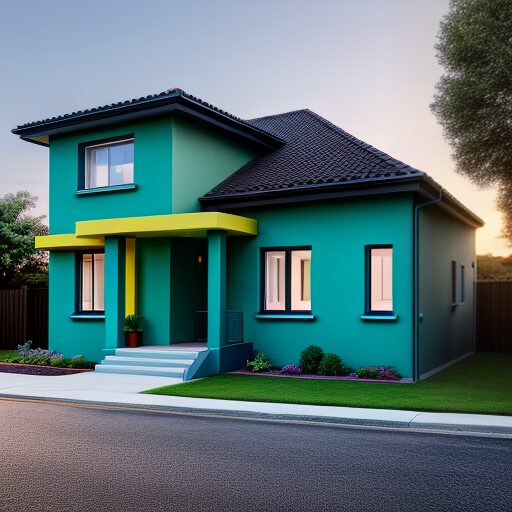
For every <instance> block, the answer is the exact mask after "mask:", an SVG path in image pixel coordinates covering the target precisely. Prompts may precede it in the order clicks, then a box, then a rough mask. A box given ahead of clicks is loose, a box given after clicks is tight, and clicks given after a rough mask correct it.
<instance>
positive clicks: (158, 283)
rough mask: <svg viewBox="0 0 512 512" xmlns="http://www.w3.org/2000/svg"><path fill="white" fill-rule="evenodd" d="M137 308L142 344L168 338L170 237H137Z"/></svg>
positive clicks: (168, 339)
mask: <svg viewBox="0 0 512 512" xmlns="http://www.w3.org/2000/svg"><path fill="white" fill-rule="evenodd" d="M136 254H137V269H138V272H137V277H136V279H137V304H138V309H137V312H138V313H139V314H140V315H142V316H143V317H144V340H143V344H144V345H169V344H170V342H171V338H170V336H171V320H170V311H171V241H170V239H169V238H139V239H138V240H137V253H136Z"/></svg>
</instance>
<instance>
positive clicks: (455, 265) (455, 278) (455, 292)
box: [452, 260, 457, 304]
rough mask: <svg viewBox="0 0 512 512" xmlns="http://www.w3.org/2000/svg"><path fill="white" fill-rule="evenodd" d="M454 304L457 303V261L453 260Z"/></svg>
mask: <svg viewBox="0 0 512 512" xmlns="http://www.w3.org/2000/svg"><path fill="white" fill-rule="evenodd" d="M452 304H457V262H456V261H454V260H452Z"/></svg>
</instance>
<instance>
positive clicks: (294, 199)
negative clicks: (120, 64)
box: [13, 89, 483, 379]
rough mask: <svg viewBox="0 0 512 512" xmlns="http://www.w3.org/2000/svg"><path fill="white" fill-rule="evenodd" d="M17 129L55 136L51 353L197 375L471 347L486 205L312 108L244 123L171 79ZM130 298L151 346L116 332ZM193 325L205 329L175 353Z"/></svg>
mask: <svg viewBox="0 0 512 512" xmlns="http://www.w3.org/2000/svg"><path fill="white" fill-rule="evenodd" d="M13 133H15V134H17V135H19V136H20V137H21V138H22V139H24V140H27V141H29V142H33V143H35V144H41V145H44V146H47V147H49V153H50V215H49V219H50V233H51V234H50V235H48V236H44V237H38V238H37V240H36V245H37V247H38V248H40V249H45V250H49V251H50V327H49V339H50V348H51V349H53V350H58V351H60V352H63V353H64V354H65V355H68V356H71V355H75V354H83V355H84V356H85V357H87V358H88V359H92V360H96V361H100V360H103V365H101V366H100V370H103V371H119V372H137V371H138V370H140V373H144V372H146V373H151V371H152V370H151V365H152V364H155V365H156V366H157V367H158V366H159V365H160V366H161V367H164V366H165V361H163V362H162V361H161V360H160V359H165V357H167V358H168V359H169V360H172V366H173V368H174V369H176V368H175V367H179V368H181V369H180V370H179V371H178V370H177V371H178V373H179V374H180V375H183V376H184V378H192V377H197V376H201V375H207V374H214V373H219V372H223V371H227V370H232V369H235V368H238V367H240V366H242V365H243V364H244V362H245V360H246V358H247V357H249V356H250V354H252V351H253V349H256V350H258V351H261V352H263V353H264V354H265V355H267V356H268V357H269V358H270V359H271V361H272V362H273V363H274V364H275V365H284V364H288V363H296V362H298V359H299V354H300V352H301V351H302V350H303V349H304V348H305V347H307V346H308V345H311V344H316V345H320V346H322V347H323V349H324V350H325V351H327V352H334V353H336V354H338V355H339V356H341V357H342V359H343V361H344V362H345V363H346V364H348V365H350V366H352V367H357V366H361V365H370V364H371V365H393V366H395V367H396V368H397V369H398V371H399V372H400V373H401V374H402V375H403V376H405V377H409V378H413V379H419V378H422V377H426V376H428V375H431V374H432V373H433V372H436V371H438V370H439V369H441V368H443V367H445V366H446V365H449V364H451V363H453V362H454V361H457V360H459V359H461V358H463V357H465V356H466V355H468V354H470V353H471V352H472V351H473V350H474V319H475V314H474V307H475V299H474V283H475V275H476V268H475V261H476V258H475V230H476V228H478V227H479V226H482V224H483V223H482V221H481V220H480V219H479V218H478V217H477V216H476V215H474V214H473V213H471V212H470V211H469V210H468V209H467V208H465V207H464V206H463V205H462V204H461V203H460V202H459V201H457V200H456V199H455V198H454V197H453V196H452V195H450V194H449V193H448V192H447V191H446V190H444V189H443V188H442V187H441V186H440V185H439V184H437V183H436V182H435V181H434V180H433V179H431V178H430V177H428V176H427V175H426V174H425V173H424V172H421V171H419V170H417V169H414V168H412V167H410V166H408V165H406V164H404V163H402V162H400V161H398V160H396V159H394V158H392V157H390V156H388V155H386V154H385V153H383V152H381V151H379V150H377V149H375V148H374V147H372V146H370V145H368V144H366V143H364V142H362V141H361V140H358V139H357V138H355V137H353V136H352V135H350V134H348V133H347V132H345V131H343V130H342V129H340V128H338V127H337V126H335V125H333V124H331V123H330V122H329V121H327V120H325V119H323V118H322V117H320V116H319V115H317V114H315V113H314V112H311V111H310V110H298V111H294V112H287V113H284V114H278V115H271V116H268V117H263V118H258V119H251V120H242V119H239V118H237V117H235V116H233V115H230V114H228V113H226V112H223V111H222V110H219V109H218V108H216V107H214V106H212V105H210V104H208V103H206V102H204V101H202V100H200V99H198V98H196V97H193V96H191V95H189V94H187V93H185V92H184V91H182V90H180V89H171V90H168V91H166V92H163V93H160V94H156V95H153V96H147V97H142V98H140V99H134V100H131V101H125V102H120V103H115V104H112V105H105V106H103V107H97V108H93V109H90V110H84V111H78V112H73V113H71V114H67V115H63V116H60V117H53V118H51V119H46V120H43V121H37V122H33V123H29V124H24V125H21V126H18V127H17V128H16V129H14V130H13ZM135 312H137V313H138V314H140V315H142V316H143V317H144V321H145V332H144V345H145V346H148V347H151V350H154V351H153V352H151V350H150V349H148V350H144V349H143V348H142V349H132V350H127V349H123V348H122V347H123V346H124V333H123V320H124V318H125V315H128V314H132V313H135ZM186 342H189V343H190V342H199V343H201V342H206V344H205V345H204V346H201V345H196V346H195V348H194V349H191V348H190V346H189V345H186V344H185V345H181V347H183V350H181V351H175V352H174V353H173V352H172V351H168V352H167V353H166V352H165V350H164V349H168V348H169V347H173V348H176V345H177V344H180V343H186ZM155 347H157V348H158V347H160V348H161V349H162V350H155ZM197 347H200V348H202V349H204V350H196V348H197ZM178 348H179V345H178ZM137 351H138V352H137ZM134 354H135V355H134ZM169 354H172V355H169ZM135 356H137V357H135ZM130 358H133V359H130ZM145 358H147V359H145ZM179 358H181V359H182V361H181V364H180V361H179ZM145 361H146V363H147V364H144V362H145ZM169 364H171V363H169ZM173 368H171V369H170V370H169V372H172V371H173ZM164 374H165V373H164ZM169 374H170V373H169Z"/></svg>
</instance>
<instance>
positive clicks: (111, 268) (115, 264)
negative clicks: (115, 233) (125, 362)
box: [104, 236, 126, 354]
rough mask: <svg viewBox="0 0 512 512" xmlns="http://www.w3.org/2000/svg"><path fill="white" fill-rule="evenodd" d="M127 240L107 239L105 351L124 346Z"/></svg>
mask: <svg viewBox="0 0 512 512" xmlns="http://www.w3.org/2000/svg"><path fill="white" fill-rule="evenodd" d="M125 262H126V240H125V238H124V237H110V236H108V237H105V349H104V352H105V353H107V354H109V353H110V354H112V353H113V352H114V350H115V349H116V348H117V347H122V346H124V330H123V322H124V307H125Z"/></svg>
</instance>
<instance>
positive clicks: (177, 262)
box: [171, 238, 208, 343]
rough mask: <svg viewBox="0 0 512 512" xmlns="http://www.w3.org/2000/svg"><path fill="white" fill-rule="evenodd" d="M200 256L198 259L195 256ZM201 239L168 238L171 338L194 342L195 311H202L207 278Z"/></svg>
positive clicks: (204, 305)
mask: <svg viewBox="0 0 512 512" xmlns="http://www.w3.org/2000/svg"><path fill="white" fill-rule="evenodd" d="M199 254H200V255H201V256H202V258H201V260H202V261H201V262H199V261H198V255H199ZM206 255H207V245H206V241H205V240H204V239H190V238H173V239H172V240H171V340H172V343H181V342H190V341H195V338H196V332H195V312H196V311H204V310H206V308H207V306H206V290H207V279H208V271H207V270H208V268H207V261H206Z"/></svg>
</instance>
